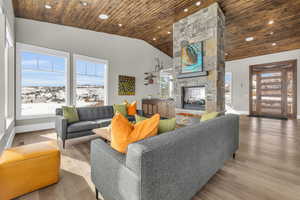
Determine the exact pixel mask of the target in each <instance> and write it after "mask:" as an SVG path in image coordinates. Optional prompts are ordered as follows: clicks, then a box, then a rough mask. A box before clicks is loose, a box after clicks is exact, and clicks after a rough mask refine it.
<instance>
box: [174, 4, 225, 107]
mask: <svg viewBox="0 0 300 200" xmlns="http://www.w3.org/2000/svg"><path fill="white" fill-rule="evenodd" d="M224 29H225V17H224V14H223V12H222V10H221V9H220V8H219V5H218V3H214V4H212V5H210V6H209V7H207V8H203V9H201V10H200V11H198V12H197V13H194V14H192V15H190V16H188V17H186V18H184V19H182V20H180V21H178V22H176V23H175V24H174V25H173V34H174V35H173V45H174V46H173V54H174V55H173V56H174V60H173V62H174V63H173V65H174V68H175V70H174V71H175V76H177V75H178V74H179V73H180V71H181V49H182V48H183V47H185V46H187V45H188V44H190V43H194V42H199V41H203V42H204V44H203V45H204V47H203V49H204V58H203V62H204V71H208V76H202V77H194V78H185V79H176V78H175V81H174V93H175V102H176V108H177V109H181V106H182V102H181V101H182V98H181V96H182V94H181V93H182V90H181V87H186V86H199V85H205V86H206V111H208V112H211V111H224V110H225V85H224V79H225V60H224Z"/></svg>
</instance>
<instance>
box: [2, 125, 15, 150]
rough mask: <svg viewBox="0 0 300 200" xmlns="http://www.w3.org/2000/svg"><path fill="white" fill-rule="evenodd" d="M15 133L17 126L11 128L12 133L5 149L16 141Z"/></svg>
mask: <svg viewBox="0 0 300 200" xmlns="http://www.w3.org/2000/svg"><path fill="white" fill-rule="evenodd" d="M15 135H16V129H15V127H14V128H13V129H12V130H11V133H10V134H9V138H8V140H7V142H6V146H5V149H7V148H10V147H11V146H12V143H13V141H14V138H15Z"/></svg>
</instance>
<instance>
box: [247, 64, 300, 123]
mask: <svg viewBox="0 0 300 200" xmlns="http://www.w3.org/2000/svg"><path fill="white" fill-rule="evenodd" d="M249 70H250V71H249V72H250V73H249V75H250V92H249V97H250V99H249V100H250V109H249V110H250V115H252V116H260V117H274V118H282V119H288V118H296V116H297V61H296V60H289V61H283V62H276V63H268V64H261V65H252V66H250V68H249Z"/></svg>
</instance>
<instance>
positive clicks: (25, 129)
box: [15, 122, 55, 133]
mask: <svg viewBox="0 0 300 200" xmlns="http://www.w3.org/2000/svg"><path fill="white" fill-rule="evenodd" d="M53 128H55V124H54V122H51V123H40V124H30V125H23V126H16V128H15V132H16V133H26V132H32V131H41V130H47V129H53Z"/></svg>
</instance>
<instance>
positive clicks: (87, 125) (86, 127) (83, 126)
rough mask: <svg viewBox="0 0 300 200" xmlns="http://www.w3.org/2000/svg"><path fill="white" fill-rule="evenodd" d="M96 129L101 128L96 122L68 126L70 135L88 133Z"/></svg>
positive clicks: (83, 122)
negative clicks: (80, 132) (81, 132)
mask: <svg viewBox="0 0 300 200" xmlns="http://www.w3.org/2000/svg"><path fill="white" fill-rule="evenodd" d="M95 128H99V124H97V123H96V122H94V121H82V122H76V123H73V124H70V125H69V126H68V133H73V132H79V131H87V130H92V129H95Z"/></svg>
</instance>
